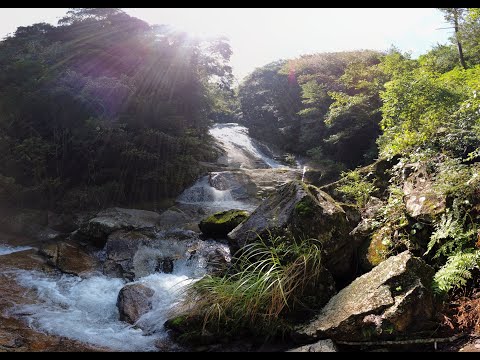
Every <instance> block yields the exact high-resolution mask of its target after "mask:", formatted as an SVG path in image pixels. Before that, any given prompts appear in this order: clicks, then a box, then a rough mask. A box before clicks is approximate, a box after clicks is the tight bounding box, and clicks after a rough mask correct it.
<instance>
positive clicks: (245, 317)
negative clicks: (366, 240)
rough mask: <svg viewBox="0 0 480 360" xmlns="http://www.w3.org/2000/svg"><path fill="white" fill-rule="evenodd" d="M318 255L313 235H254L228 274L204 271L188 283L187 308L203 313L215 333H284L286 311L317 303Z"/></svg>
mask: <svg viewBox="0 0 480 360" xmlns="http://www.w3.org/2000/svg"><path fill="white" fill-rule="evenodd" d="M321 254H322V251H321V248H320V247H319V243H318V241H316V240H303V241H300V240H295V239H285V238H282V237H269V238H268V239H262V238H258V240H257V241H255V242H253V243H250V244H248V245H246V246H245V247H244V248H243V249H242V250H241V252H240V255H239V256H238V257H237V258H235V259H234V265H233V269H232V270H231V271H230V273H229V274H226V275H224V276H223V277H216V276H205V277H203V278H202V279H200V280H199V281H197V282H195V283H194V284H193V285H191V286H190V288H189V289H188V290H187V300H186V301H187V305H188V307H189V312H188V313H189V314H190V315H191V314H194V315H195V316H200V317H201V318H203V326H204V328H206V329H207V330H209V331H210V332H213V333H219V334H223V335H225V334H230V333H238V332H239V331H241V330H245V329H248V330H249V331H250V332H251V333H253V334H262V335H274V334H276V333H282V332H284V331H286V330H287V326H288V325H287V324H288V323H287V322H286V319H287V317H288V316H289V315H291V314H292V313H294V312H295V311H298V310H301V309H304V308H305V307H307V308H310V307H315V304H316V302H317V301H318V300H317V296H321V294H318V289H316V286H318V284H319V282H320V281H321V280H322V276H325V275H324V271H323V266H322V258H321ZM317 307H318V305H317Z"/></svg>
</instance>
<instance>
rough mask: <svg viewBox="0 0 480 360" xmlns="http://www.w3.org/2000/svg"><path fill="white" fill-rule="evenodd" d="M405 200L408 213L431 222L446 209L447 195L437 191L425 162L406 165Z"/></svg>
mask: <svg viewBox="0 0 480 360" xmlns="http://www.w3.org/2000/svg"><path fill="white" fill-rule="evenodd" d="M403 170H404V177H405V182H404V183H403V192H404V194H405V197H404V201H405V207H406V210H407V213H408V215H410V216H411V217H413V218H415V219H418V220H421V221H426V222H431V221H432V220H433V219H434V218H435V217H436V216H437V215H438V214H441V213H442V212H444V211H445V206H446V199H445V196H444V195H442V194H440V193H439V192H437V191H435V189H434V186H433V184H434V181H433V180H432V177H431V175H430V174H429V173H428V171H427V166H426V165H425V164H409V165H406V166H405V167H404V169H403Z"/></svg>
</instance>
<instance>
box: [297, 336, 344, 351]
mask: <svg viewBox="0 0 480 360" xmlns="http://www.w3.org/2000/svg"><path fill="white" fill-rule="evenodd" d="M287 352H338V348H337V345H335V343H334V342H333V341H332V340H330V339H326V340H320V341H317V342H316V343H314V344H308V345H303V346H300V347H298V348H295V349H291V350H288V351H287Z"/></svg>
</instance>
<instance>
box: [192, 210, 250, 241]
mask: <svg viewBox="0 0 480 360" xmlns="http://www.w3.org/2000/svg"><path fill="white" fill-rule="evenodd" d="M248 216H249V213H248V212H247V211H244V210H237V209H232V210H227V211H221V212H217V213H215V214H213V215H211V216H209V217H207V218H206V219H203V220H202V221H200V224H198V227H199V228H200V230H201V231H202V233H203V234H204V235H206V236H211V237H213V238H222V237H226V236H227V234H228V233H229V232H230V231H232V230H233V229H235V228H236V227H237V226H238V225H240V224H241V223H242V222H243V221H245V220H246V219H247V218H248Z"/></svg>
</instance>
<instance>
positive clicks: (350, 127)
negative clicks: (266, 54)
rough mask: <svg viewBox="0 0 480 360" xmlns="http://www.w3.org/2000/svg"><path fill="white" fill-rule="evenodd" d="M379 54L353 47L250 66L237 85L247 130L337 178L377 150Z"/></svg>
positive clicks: (380, 85) (379, 115)
mask: <svg viewBox="0 0 480 360" xmlns="http://www.w3.org/2000/svg"><path fill="white" fill-rule="evenodd" d="M380 57H381V54H380V53H378V52H375V51H352V52H338V53H324V54H315V55H308V56H301V57H300V58H298V59H292V60H288V61H278V62H274V63H271V64H268V65H266V66H264V67H262V68H259V69H257V70H255V71H254V72H253V73H252V74H251V75H249V76H248V77H247V78H246V79H245V81H244V82H243V83H242V84H241V85H240V87H239V102H240V105H241V109H242V112H243V119H242V120H243V121H244V123H245V125H246V126H247V127H248V128H249V131H250V134H251V135H252V136H254V137H256V138H259V139H261V140H264V141H268V142H270V143H274V144H275V145H277V146H280V147H281V148H282V149H283V150H284V151H287V152H292V153H295V154H301V155H306V156H308V157H310V159H311V160H312V162H313V166H314V167H316V168H319V169H321V170H324V171H325V172H328V173H331V174H333V173H335V176H336V177H338V174H339V168H354V167H355V166H357V165H359V164H363V163H366V162H368V161H370V160H372V159H373V158H375V156H376V154H377V147H376V143H375V139H376V137H377V136H378V134H379V130H380V129H379V125H378V124H379V122H380V119H381V114H380V112H379V109H380V106H381V103H380V97H379V92H380V90H381V89H382V88H383V83H384V82H385V80H386V79H385V77H384V76H383V70H382V69H381V68H380V67H379V66H378V64H379V62H380Z"/></svg>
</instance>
